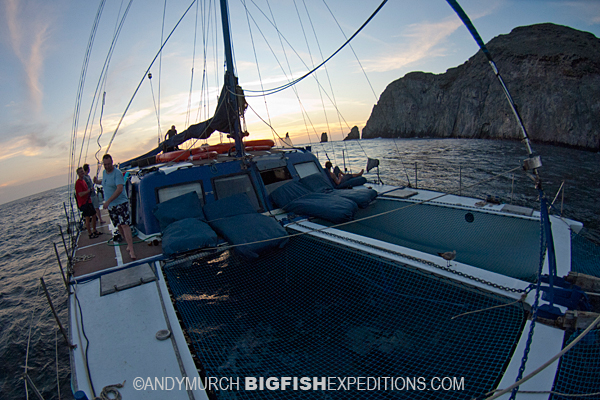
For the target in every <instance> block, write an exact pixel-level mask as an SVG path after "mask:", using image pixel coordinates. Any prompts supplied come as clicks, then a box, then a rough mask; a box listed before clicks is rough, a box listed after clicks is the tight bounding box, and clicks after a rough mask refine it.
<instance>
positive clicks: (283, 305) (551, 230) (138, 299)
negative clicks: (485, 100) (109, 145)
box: [66, 0, 600, 399]
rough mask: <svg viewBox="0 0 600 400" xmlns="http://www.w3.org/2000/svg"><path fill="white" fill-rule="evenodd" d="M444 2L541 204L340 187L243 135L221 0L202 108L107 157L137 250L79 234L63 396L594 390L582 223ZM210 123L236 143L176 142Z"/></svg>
mask: <svg viewBox="0 0 600 400" xmlns="http://www.w3.org/2000/svg"><path fill="white" fill-rule="evenodd" d="M447 3H449V5H450V6H451V7H452V8H453V9H454V10H455V11H456V12H457V14H458V16H459V17H460V18H461V19H462V21H463V22H464V23H465V24H466V26H467V27H468V28H469V30H470V32H471V33H472V34H473V36H474V37H475V39H476V41H477V42H478V44H479V46H480V47H481V49H482V51H483V52H484V54H485V55H486V56H487V58H488V61H489V63H490V64H491V66H492V72H490V73H495V74H496V76H497V77H498V79H499V81H500V83H501V84H502V87H503V88H504V90H505V93H506V95H507V98H508V100H509V105H510V107H511V108H512V110H513V112H514V114H515V117H516V119H517V122H518V124H519V126H520V127H521V130H522V132H523V139H524V142H525V143H526V148H527V151H528V157H527V158H526V160H525V161H524V164H523V166H518V167H517V168H519V169H520V168H523V169H525V170H526V171H527V173H528V174H530V175H531V177H532V178H533V182H534V184H535V185H536V188H537V189H538V190H539V194H540V205H539V208H538V209H537V210H534V209H532V208H527V207H519V206H514V205H507V204H498V203H497V202H494V201H482V200H481V199H475V198H468V197H463V196H459V195H456V194H448V193H439V192H434V191H430V190H424V189H416V188H412V187H398V186H392V185H386V184H383V183H382V182H381V181H380V180H378V181H376V182H368V181H367V179H366V178H365V177H364V176H349V177H348V178H347V179H345V180H344V182H343V184H341V185H336V184H335V182H334V181H332V180H331V175H330V174H329V173H328V172H327V171H325V170H324V169H323V167H322V165H321V163H320V162H319V160H318V159H317V157H316V156H315V155H314V154H313V153H312V152H311V149H310V148H300V147H293V146H290V145H289V143H288V145H287V146H284V147H281V148H278V147H276V146H275V143H274V141H270V140H264V139H261V140H254V141H253V140H246V133H245V132H244V130H243V126H242V125H243V124H242V123H241V122H240V117H241V116H243V114H244V112H245V110H246V106H247V103H246V99H245V97H244V91H243V89H242V88H241V87H240V86H239V83H238V79H237V77H236V73H235V70H234V62H233V50H232V45H231V39H230V37H231V34H230V22H229V19H228V18H229V11H228V5H227V2H226V0H221V2H220V7H221V17H222V29H223V38H224V42H225V56H226V71H225V79H224V84H223V87H222V90H221V92H220V95H219V100H218V104H217V106H216V111H215V113H214V116H213V117H212V118H210V119H208V120H206V121H203V122H200V123H197V124H193V125H190V126H189V127H188V128H187V129H185V130H184V131H183V132H181V133H179V134H177V135H175V136H173V137H171V138H169V139H167V140H164V141H162V142H161V143H159V145H158V146H157V147H156V148H155V149H153V150H151V151H149V152H147V153H146V154H143V155H141V156H139V157H136V158H134V159H131V160H128V161H127V162H124V163H121V164H120V165H119V168H120V169H121V171H122V172H123V173H125V172H126V173H127V175H126V176H127V180H126V184H125V189H126V192H127V195H128V198H129V204H130V207H131V219H132V221H131V225H132V227H134V228H135V231H136V232H137V236H136V243H135V244H134V247H135V254H136V256H137V259H131V258H130V255H129V253H128V252H126V251H123V250H122V246H119V245H118V242H117V241H116V239H115V240H112V239H111V240H110V241H109V243H108V244H110V245H107V242H106V238H107V237H112V236H113V235H114V234H115V233H116V231H117V230H116V228H115V227H114V226H112V224H110V225H108V226H104V227H102V228H101V229H102V230H103V231H104V233H105V234H108V235H104V236H101V237H99V238H88V235H79V236H76V237H74V238H73V243H75V245H74V246H73V248H72V251H71V252H70V254H69V274H68V277H67V282H66V283H67V285H68V288H69V323H68V328H69V329H68V341H69V344H70V345H71V367H72V387H73V392H74V395H75V398H77V399H85V398H87V399H93V398H96V397H98V396H100V397H101V398H124V399H131V398H144V399H149V398H160V399H164V398H170V399H176V398H182V399H183V398H185V399H205V398H244V399H245V398H344V399H346V398H364V397H367V396H368V397H369V398H395V397H404V398H407V397H409V398H461V399H462V398H509V397H510V398H514V397H515V396H517V395H519V396H520V397H521V396H522V397H525V396H527V398H535V399H542V398H543V399H547V398H553V399H559V398H566V397H563V396H587V397H583V398H592V397H593V396H596V398H598V397H599V396H600V393H599V392H600V386H599V385H600V361H599V360H600V357H599V356H598V355H599V353H600V331H599V330H598V328H597V326H598V322H599V321H600V318H599V317H598V312H599V310H600V308H599V305H598V303H597V301H596V299H597V298H598V297H597V296H598V292H599V291H600V290H599V287H600V284H599V283H598V282H599V281H598V278H594V277H593V276H589V273H588V274H583V273H581V270H580V269H579V270H578V268H577V266H578V264H577V261H576V259H575V252H576V249H575V240H574V239H573V238H574V237H576V235H577V233H578V232H579V231H580V230H581V228H582V224H581V223H579V222H577V221H573V220H570V219H567V218H564V217H561V216H558V215H554V214H553V213H552V207H551V205H550V204H549V203H550V202H548V201H547V199H546V196H545V194H544V191H543V186H542V180H541V178H540V173H539V172H538V170H539V168H540V167H541V160H540V158H539V157H537V156H535V155H534V153H533V151H532V149H531V146H530V144H529V141H528V137H527V133H526V130H525V127H524V125H525V124H524V123H523V122H522V121H521V119H520V117H519V114H518V111H517V108H516V107H515V106H514V103H513V101H512V99H511V97H510V94H509V92H508V89H506V85H504V82H503V81H502V77H501V75H500V73H499V71H498V69H497V67H496V65H495V63H494V61H493V58H492V55H491V54H490V53H489V52H488V51H487V49H486V47H485V44H484V43H483V41H482V40H481V38H480V37H479V35H478V34H477V32H476V30H475V28H474V27H473V25H472V23H471V22H470V20H469V18H468V17H467V15H466V14H465V13H464V12H463V10H462V9H461V8H460V6H459V5H458V3H457V2H456V1H452V0H448V1H447ZM384 4H385V1H384V2H383V3H382V4H381V5H380V6H379V7H378V8H377V9H376V10H375V11H374V13H373V15H371V17H370V18H369V19H368V20H367V22H365V24H366V23H368V22H369V21H370V20H371V19H372V18H373V17H374V16H375V14H376V13H377V12H378V11H379V10H380V9H381V8H382V7H383V6H384ZM190 7H191V6H190ZM361 29H362V28H361ZM359 32H360V29H359V30H358V31H357V32H356V34H358V33H359ZM356 34H355V35H356ZM355 35H354V36H355ZM354 36H352V37H351V38H349V39H348V41H350V40H351V39H352V38H353V37H354ZM315 69H316V68H315ZM293 83H294V82H290V83H289V84H287V85H285V88H289V87H292V85H293ZM278 90H279V89H278ZM215 131H219V132H222V133H224V134H228V135H229V136H230V137H231V138H232V139H233V142H232V143H231V144H229V143H221V144H218V145H199V146H196V145H193V146H190V147H189V148H186V149H181V150H180V149H176V147H177V146H182V147H183V146H184V145H185V144H187V143H190V142H194V141H195V140H201V139H206V138H208V137H209V136H210V135H211V134H212V133H213V132H215ZM288 142H289V141H288ZM167 150H172V151H167ZM374 168H379V162H378V160H375V159H373V160H369V165H368V166H367V169H368V170H373V169H374ZM103 213H104V218H105V219H108V215H107V214H106V210H103ZM109 235H110V236H109ZM578 271H579V272H578ZM102 396H104V397H102ZM590 396H591V397H590ZM569 398H571V397H569Z"/></svg>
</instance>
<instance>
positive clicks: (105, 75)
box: [86, 0, 124, 177]
mask: <svg viewBox="0 0 600 400" xmlns="http://www.w3.org/2000/svg"><path fill="white" fill-rule="evenodd" d="M123 2H124V0H121V4H120V5H119V11H118V12H117V18H116V20H115V28H114V30H113V42H116V40H115V39H116V37H117V36H118V35H119V34H120V26H122V24H119V16H120V15H121V10H122V9H123ZM110 60H112V54H111V56H110V57H108V63H107V65H106V72H103V74H101V75H100V76H101V80H102V83H101V85H100V86H101V87H102V92H103V93H102V109H101V111H100V120H99V124H100V133H99V135H98V137H97V139H96V144H97V145H98V150H96V152H95V153H94V158H95V159H96V177H98V173H99V165H100V159H99V158H98V154H100V151H102V145H101V144H100V138H101V137H102V134H103V133H104V128H103V127H102V115H103V114H104V106H105V105H106V81H107V79H108V66H109V65H110ZM95 98H96V93H94V99H95ZM97 110H98V102H96V107H95V109H94V116H93V117H92V128H90V140H91V131H92V130H93V121H94V120H95V119H96V111H97ZM86 129H87V127H86ZM86 159H87V156H86Z"/></svg>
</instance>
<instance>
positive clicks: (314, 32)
mask: <svg viewBox="0 0 600 400" xmlns="http://www.w3.org/2000/svg"><path fill="white" fill-rule="evenodd" d="M302 3H303V4H304V9H305V10H306V14H307V15H308V21H309V22H310V26H311V27H312V30H313V35H314V36H315V41H316V42H317V48H318V49H319V54H320V56H321V59H323V51H322V50H321V44H320V43H319V38H318V37H317V33H316V31H315V27H314V25H313V22H312V19H311V17H310V14H309V12H308V8H307V7H306V1H305V0H302ZM324 69H325V75H326V76H327V82H328V83H329V90H330V91H331V96H332V97H333V101H332V105H333V107H334V108H335V109H336V111H337V113H336V114H337V117H338V122H339V124H340V135H341V138H342V141H343V146H344V149H345V150H346V152H348V143H347V142H346V141H344V140H343V139H344V130H343V128H342V120H341V118H340V115H341V113H340V112H339V109H338V106H337V102H336V100H335V92H334V91H333V85H332V84H331V78H330V77H329V71H328V70H327V65H325V66H324ZM315 76H316V73H315ZM319 94H320V92H319ZM330 100H331V99H330ZM321 101H323V99H322V98H321ZM323 111H324V112H325V119H326V120H327V112H326V111H325V105H324V104H323ZM346 125H347V124H346ZM348 128H350V127H349V126H348ZM327 129H328V131H329V132H330V133H331V136H332V137H331V139H332V140H333V132H332V131H331V130H330V127H329V121H328V120H327ZM359 145H360V142H359ZM360 148H361V149H362V151H363V153H365V156H366V157H367V158H369V156H368V155H367V153H366V152H365V150H364V149H363V147H362V146H360ZM331 149H332V151H333V152H334V153H333V158H334V160H335V159H336V156H335V150H334V147H333V141H332V143H331ZM342 154H343V153H342ZM336 162H337V161H336ZM344 164H345V163H344ZM344 172H345V173H346V172H347V170H346V168H345V165H344ZM350 172H352V168H350Z"/></svg>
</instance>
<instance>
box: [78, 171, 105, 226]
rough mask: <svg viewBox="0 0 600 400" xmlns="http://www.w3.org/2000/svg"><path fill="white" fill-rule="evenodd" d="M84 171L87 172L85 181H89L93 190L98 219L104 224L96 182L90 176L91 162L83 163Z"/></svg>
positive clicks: (93, 203)
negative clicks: (95, 186) (95, 187)
mask: <svg viewBox="0 0 600 400" xmlns="http://www.w3.org/2000/svg"><path fill="white" fill-rule="evenodd" d="M83 172H85V175H84V176H83V179H85V183H87V185H88V188H89V189H90V190H91V192H90V196H91V199H92V205H93V206H94V209H95V210H96V220H97V221H98V222H100V224H103V223H104V221H103V220H102V215H101V214H100V203H99V200H98V195H97V194H96V190H95V189H94V182H92V178H90V165H89V164H83Z"/></svg>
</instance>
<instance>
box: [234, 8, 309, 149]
mask: <svg viewBox="0 0 600 400" xmlns="http://www.w3.org/2000/svg"><path fill="white" fill-rule="evenodd" d="M250 1H251V2H252V4H254V6H255V7H256V8H257V9H258V11H260V13H261V14H262V15H263V16H264V17H265V18H266V19H267V21H269V23H271V25H273V27H274V28H275V30H276V31H277V34H278V36H279V42H280V44H281V47H282V50H283V53H284V55H285V59H286V62H287V65H288V69H289V70H290V75H292V77H293V73H292V69H291V66H290V63H289V60H288V58H287V53H286V51H285V47H284V46H283V42H282V41H281V39H282V38H283V40H285V41H286V43H287V44H288V45H289V46H290V48H291V49H292V50H293V51H294V53H295V54H296V55H297V56H298V58H299V59H300V61H301V62H302V63H303V64H304V66H306V68H308V65H306V63H305V62H304V61H303V60H302V58H301V57H300V55H299V54H298V53H297V52H296V51H295V50H294V48H293V47H292V45H291V44H290V43H289V42H288V41H287V39H286V38H285V37H284V36H283V35H282V33H281V32H280V31H279V29H278V28H277V25H276V24H275V17H274V16H273V12H272V11H271V17H272V18H273V21H271V20H270V19H269V17H268V16H267V15H266V14H265V13H264V12H263V11H262V10H261V9H260V7H258V5H257V4H256V3H255V2H254V0H250ZM242 5H243V6H244V7H246V4H245V3H242ZM267 5H268V6H269V9H270V5H269V4H268V2H267ZM247 15H249V16H250V18H251V19H252V22H254V25H255V26H256V28H257V30H258V32H259V33H260V34H261V36H262V37H263V39H264V41H265V44H266V45H267V46H268V47H269V50H271V53H272V55H273V57H274V58H275V61H277V64H278V65H279V68H281V70H282V72H283V74H284V76H285V77H286V79H289V78H288V76H287V74H286V71H285V69H284V68H283V65H282V64H281V62H280V61H279V58H278V57H277V54H276V53H275V51H274V50H273V48H272V47H271V45H270V43H269V41H268V40H267V37H266V36H265V34H264V33H263V32H262V30H261V29H260V26H259V25H258V23H257V22H256V20H255V19H254V17H253V16H252V14H251V13H250V12H249V11H247ZM317 83H318V81H317ZM293 90H294V93H295V94H296V98H297V99H298V102H299V103H300V107H301V108H302V109H303V108H304V106H303V105H302V102H301V100H300V96H299V95H298V91H297V89H296V88H295V87H293ZM230 93H231V92H230ZM237 95H238V94H237V93H236V96H237ZM252 97H258V96H252ZM302 117H303V119H304V125H305V127H306V131H307V136H308V140H309V142H311V143H312V140H310V135H309V134H308V126H307V124H306V118H304V111H303V112H302ZM309 120H310V118H309ZM310 123H311V126H312V128H313V130H314V125H312V121H310ZM315 136H316V137H317V141H318V140H319V139H318V134H317V133H316V130H315Z"/></svg>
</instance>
